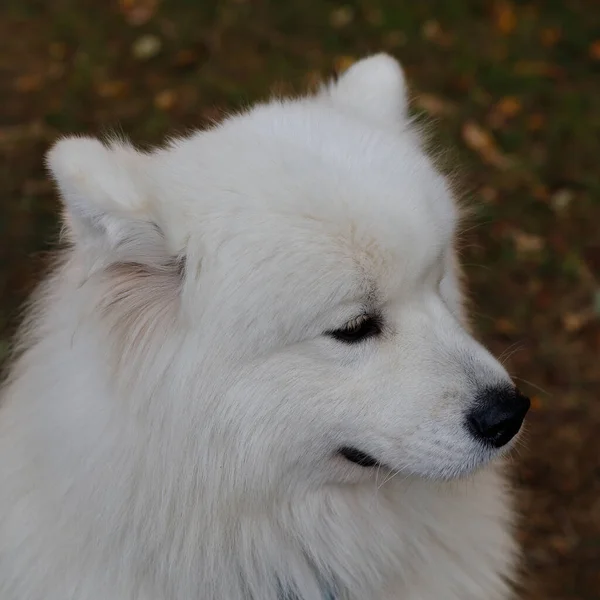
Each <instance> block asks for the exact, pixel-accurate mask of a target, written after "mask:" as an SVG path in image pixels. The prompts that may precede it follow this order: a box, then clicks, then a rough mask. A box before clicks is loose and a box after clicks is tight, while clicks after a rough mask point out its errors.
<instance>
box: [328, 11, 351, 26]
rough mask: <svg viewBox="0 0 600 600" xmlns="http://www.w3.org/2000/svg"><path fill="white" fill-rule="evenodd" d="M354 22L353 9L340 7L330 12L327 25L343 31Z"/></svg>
mask: <svg viewBox="0 0 600 600" xmlns="http://www.w3.org/2000/svg"><path fill="white" fill-rule="evenodd" d="M353 20H354V9H353V8H352V7H351V6H340V7H339V8H336V9H335V10H333V11H331V14H330V15H329V23H330V24H331V26H332V27H333V28H334V29H343V28H344V27H347V26H348V25H350V23H352V21H353Z"/></svg>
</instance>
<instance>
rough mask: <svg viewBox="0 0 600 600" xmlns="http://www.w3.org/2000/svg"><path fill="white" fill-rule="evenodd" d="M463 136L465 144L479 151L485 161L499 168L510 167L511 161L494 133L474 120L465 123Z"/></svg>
mask: <svg viewBox="0 0 600 600" xmlns="http://www.w3.org/2000/svg"><path fill="white" fill-rule="evenodd" d="M462 137H463V140H464V141H465V144H466V145H467V146H468V147H469V148H471V150H474V151H475V152H477V153H478V154H479V155H480V156H481V157H482V158H483V160H484V161H485V162H487V163H488V164H490V165H493V166H495V167H498V168H499V169H506V168H508V167H510V165H511V161H510V160H509V158H508V157H507V156H505V155H504V154H502V152H500V150H499V149H498V147H497V145H496V141H495V140H494V138H493V136H492V134H491V133H490V132H488V131H486V130H485V129H483V128H482V127H481V126H480V125H478V124H477V123H475V122H473V121H468V122H467V123H465V124H464V125H463V128H462Z"/></svg>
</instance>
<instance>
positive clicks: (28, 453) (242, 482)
mask: <svg viewBox="0 0 600 600" xmlns="http://www.w3.org/2000/svg"><path fill="white" fill-rule="evenodd" d="M48 164H49V167H50V169H51V171H52V173H53V175H54V177H55V179H56V182H57V184H58V186H59V188H60V190H61V193H62V196H63V199H64V202H65V207H66V221H67V224H68V229H69V235H70V236H71V238H72V242H73V243H72V248H71V249H70V250H69V251H68V253H67V255H66V256H65V258H64V260H63V262H62V263H61V265H60V266H59V267H58V269H57V270H56V273H55V275H54V276H53V277H52V278H51V279H50V280H49V281H48V282H47V283H46V284H45V285H44V287H43V288H42V290H41V291H40V293H39V294H38V298H37V300H36V302H35V309H34V310H33V313H32V316H31V317H30V319H29V321H28V324H27V325H26V326H25V330H24V332H23V334H22V336H21V346H22V350H21V351H20V353H19V356H18V357H17V358H16V360H15V362H14V365H13V366H12V369H11V372H10V375H9V378H8V381H7V383H6V385H5V387H4V390H3V395H2V409H1V411H0V598H1V599H2V600H278V598H281V596H280V593H281V591H280V590H281V589H282V588H285V589H287V590H290V591H293V592H294V593H295V594H296V597H297V598H298V599H299V600H320V599H321V598H322V593H323V585H324V584H327V585H335V586H336V588H337V596H336V598H337V600H392V599H398V600H400V599H401V600H506V598H508V597H509V596H510V592H509V585H508V583H507V581H508V580H510V579H511V577H512V575H513V566H514V562H515V543H514V540H513V536H512V532H511V525H512V510H511V507H510V502H509V500H508V497H507V494H506V490H505V485H504V478H503V475H502V474H501V472H500V466H499V465H498V461H497V460H495V461H493V462H491V463H490V461H491V460H492V459H495V458H496V459H497V458H498V456H497V454H498V453H497V452H495V451H492V450H488V449H486V448H484V447H483V446H481V445H479V444H478V443H477V442H476V441H475V440H474V439H473V438H472V437H471V435H470V434H469V433H468V432H467V431H466V428H465V427H464V425H463V422H464V414H465V411H466V410H467V408H468V407H469V405H470V403H472V402H473V398H474V395H475V394H476V393H477V390H478V389H479V388H480V387H481V386H486V385H493V384H496V383H503V382H507V381H508V376H507V374H506V373H505V371H504V369H503V368H502V367H501V366H500V365H499V363H498V362H497V361H496V360H495V359H494V358H492V357H491V356H490V355H489V354H488V353H487V351H486V350H484V348H483V347H482V346H480V345H479V344H478V343H477V342H476V341H475V340H474V339H473V338H472V337H471V336H470V334H469V333H468V331H467V327H466V324H465V316H464V310H463V308H462V305H461V294H460V289H459V282H458V274H457V272H456V267H455V262H456V260H455V256H454V250H453V248H452V243H453V238H454V235H455V229H456V227H457V218H458V214H457V208H456V206H455V203H454V201H453V199H452V197H451V194H450V192H449V190H448V187H447V185H446V183H445V181H444V179H443V178H442V177H441V175H439V174H438V173H437V172H436V170H435V169H434V167H433V166H432V164H431V162H430V160H429V159H428V158H427V156H426V155H425V153H424V152H423V150H422V149H421V148H420V146H419V143H418V137H417V135H416V134H415V132H414V131H413V130H412V129H411V127H410V126H409V124H408V121H407V117H406V91H405V83H404V79H403V76H402V72H401V69H400V67H399V66H398V65H397V64H396V62H395V61H394V60H393V59H391V58H390V57H387V56H384V55H378V56H376V57H371V58H368V59H365V60H364V61H361V62H359V63H358V64H357V65H355V66H354V67H352V68H351V69H350V70H349V72H347V73H346V74H345V75H344V76H342V78H341V79H340V80H339V81H338V82H337V83H336V84H332V85H330V86H329V87H327V88H326V89H324V90H322V91H321V92H320V93H319V94H318V95H317V96H316V97H309V98H302V99H298V100H293V101H283V102H282V101H273V102H270V103H267V104H263V105H259V106H257V107H255V108H253V109H252V110H250V111H248V112H246V113H244V114H240V115H237V116H232V117H230V118H228V119H226V120H225V121H224V122H223V123H222V124H220V125H218V126H216V127H215V128H214V129H211V130H209V131H205V132H198V133H195V134H194V135H192V136H190V137H188V138H185V139H176V140H173V141H171V142H170V143H169V145H168V146H167V147H165V148H163V149H158V150H156V151H154V152H151V153H148V154H142V153H138V152H136V151H135V150H133V149H132V148H131V147H130V146H128V145H127V144H125V143H123V142H119V141H113V142H111V143H109V144H107V145H103V144H101V143H100V142H98V141H95V140H90V139H84V138H69V139H65V140H62V141H60V142H58V144H57V145H56V146H55V147H54V149H53V150H52V151H51V152H50V154H49V158H48ZM183 259H185V266H184V267H183V262H181V261H182V260H183ZM364 310H366V311H377V312H378V313H379V314H380V315H381V317H382V319H383V323H384V330H383V334H382V336H381V337H380V338H373V339H370V340H368V341H365V342H364V343H361V344H357V345H346V344H343V343H341V342H338V341H336V340H334V339H332V338H331V337H330V336H328V335H325V333H324V332H327V331H330V330H333V329H337V328H340V327H342V326H344V324H345V323H347V322H348V321H351V320H352V319H354V318H356V317H357V316H358V315H360V314H361V312H363V311H364ZM343 445H353V446H357V447H359V448H361V449H363V451H365V452H369V453H371V454H373V455H375V456H377V457H378V458H379V459H380V460H381V461H382V462H383V463H384V464H386V465H388V466H389V468H390V469H391V470H390V471H388V470H386V469H384V468H381V469H365V468H361V467H359V466H357V465H354V464H352V463H349V462H347V461H345V460H344V459H342V458H341V457H339V456H338V455H337V454H336V451H337V449H338V448H339V447H340V446H343Z"/></svg>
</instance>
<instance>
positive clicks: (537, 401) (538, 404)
mask: <svg viewBox="0 0 600 600" xmlns="http://www.w3.org/2000/svg"><path fill="white" fill-rule="evenodd" d="M530 400H531V408H532V410H540V409H541V408H542V407H543V402H542V399H541V398H540V397H539V396H531V398H530Z"/></svg>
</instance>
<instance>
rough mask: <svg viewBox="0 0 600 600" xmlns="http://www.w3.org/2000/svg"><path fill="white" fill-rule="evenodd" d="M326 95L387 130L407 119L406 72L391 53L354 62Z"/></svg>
mask: <svg viewBox="0 0 600 600" xmlns="http://www.w3.org/2000/svg"><path fill="white" fill-rule="evenodd" d="M324 93H325V94H326V95H328V96H329V97H330V98H331V100H332V102H333V103H334V104H336V105H338V106H341V107H346V108H350V109H351V110H353V111H355V112H357V113H359V114H361V115H362V116H363V117H366V118H368V119H369V120H372V121H375V122H377V123H380V124H382V125H385V126H388V127H390V126H394V127H396V126H400V125H402V124H403V123H404V121H405V120H406V119H407V113H408V97H407V89H406V81H405V78H404V73H403V71H402V67H401V66H400V64H399V63H398V61H397V60H396V59H394V58H392V57H391V56H390V55H388V54H384V53H381V54H375V55H372V56H368V57H367V58H363V59H362V60H359V61H358V62H356V63H354V64H353V65H352V66H351V67H350V68H349V69H348V70H347V71H345V72H344V73H343V74H342V75H341V76H340V77H339V79H338V80H337V81H335V82H333V83H331V84H329V86H328V87H327V88H326V89H325V91H324Z"/></svg>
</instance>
